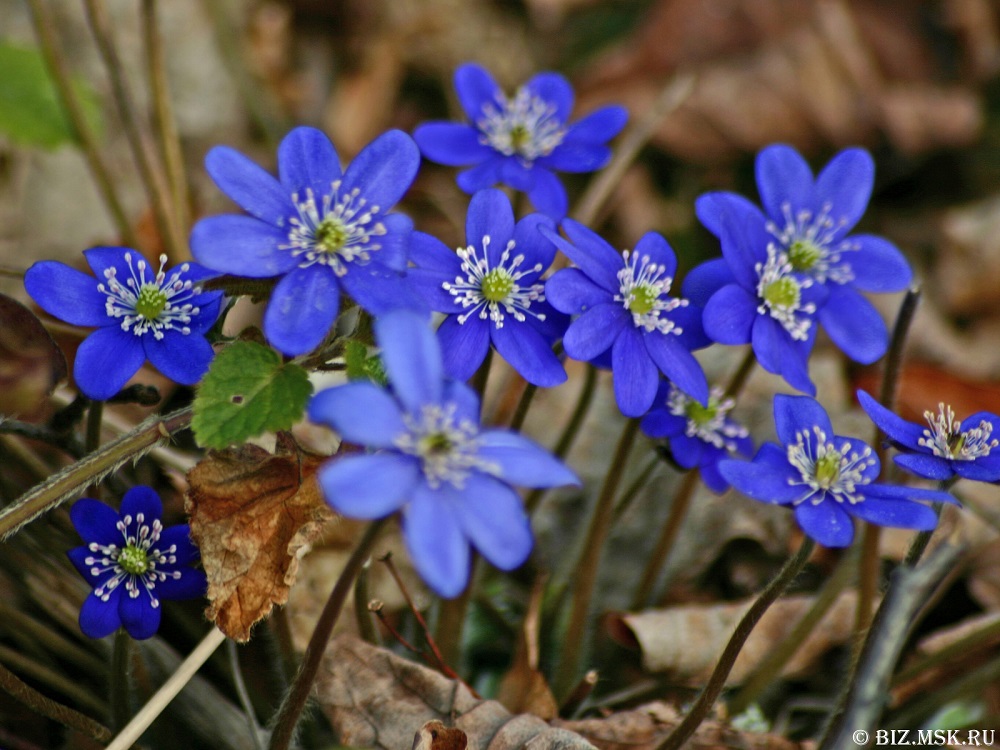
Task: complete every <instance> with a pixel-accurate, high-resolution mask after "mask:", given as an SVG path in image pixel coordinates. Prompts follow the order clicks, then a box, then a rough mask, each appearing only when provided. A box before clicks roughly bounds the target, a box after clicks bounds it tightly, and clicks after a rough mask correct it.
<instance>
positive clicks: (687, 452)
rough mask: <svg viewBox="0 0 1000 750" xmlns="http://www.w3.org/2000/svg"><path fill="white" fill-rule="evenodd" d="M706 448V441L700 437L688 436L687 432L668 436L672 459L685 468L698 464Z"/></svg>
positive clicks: (691, 467)
mask: <svg viewBox="0 0 1000 750" xmlns="http://www.w3.org/2000/svg"><path fill="white" fill-rule="evenodd" d="M707 448H708V443H706V442H705V441H703V440H702V439H701V438H696V437H689V436H688V435H687V434H681V435H677V436H676V437H672V438H670V453H671V454H672V455H673V457H674V461H676V462H677V463H678V464H679V465H680V466H681V467H682V468H685V469H693V468H695V467H696V466H698V465H699V464H700V463H701V459H702V455H703V454H704V453H705V450H706V449H707Z"/></svg>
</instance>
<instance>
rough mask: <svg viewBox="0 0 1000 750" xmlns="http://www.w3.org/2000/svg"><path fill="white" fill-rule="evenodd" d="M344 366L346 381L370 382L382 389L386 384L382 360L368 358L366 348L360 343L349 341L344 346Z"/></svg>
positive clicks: (375, 357) (374, 357)
mask: <svg viewBox="0 0 1000 750" xmlns="http://www.w3.org/2000/svg"><path fill="white" fill-rule="evenodd" d="M344 364H345V365H346V367H347V379H348V380H370V381H372V382H373V383H376V384H378V385H381V386H383V387H385V385H386V383H388V378H386V374H385V367H383V365H382V359H381V358H380V357H378V356H373V357H369V356H368V347H367V346H365V344H363V343H362V342H360V341H357V340H355V339H351V340H350V341H348V342H347V343H346V344H345V345H344Z"/></svg>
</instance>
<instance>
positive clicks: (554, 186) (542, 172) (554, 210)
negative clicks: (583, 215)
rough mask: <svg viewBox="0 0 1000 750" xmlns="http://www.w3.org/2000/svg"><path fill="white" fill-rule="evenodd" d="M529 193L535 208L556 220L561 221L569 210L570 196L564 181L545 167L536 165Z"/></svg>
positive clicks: (529, 198)
mask: <svg viewBox="0 0 1000 750" xmlns="http://www.w3.org/2000/svg"><path fill="white" fill-rule="evenodd" d="M527 193H528V200H529V201H531V205H532V206H534V207H535V210H536V211H541V212H542V213H543V214H545V215H546V216H549V217H551V218H552V219H554V220H555V221H560V220H561V219H562V218H563V217H564V216H565V215H566V212H567V211H568V210H569V198H567V197H566V188H565V187H563V184H562V181H561V180H560V179H559V178H558V177H556V175H555V174H554V173H552V172H550V171H549V170H547V169H545V168H544V167H541V166H536V167H535V180H534V184H533V185H532V186H531V187H530V188H528V190H527Z"/></svg>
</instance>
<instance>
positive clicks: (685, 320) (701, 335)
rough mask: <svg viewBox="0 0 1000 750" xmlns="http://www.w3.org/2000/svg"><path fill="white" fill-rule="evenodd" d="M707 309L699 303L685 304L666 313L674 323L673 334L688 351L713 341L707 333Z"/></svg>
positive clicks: (700, 347)
mask: <svg viewBox="0 0 1000 750" xmlns="http://www.w3.org/2000/svg"><path fill="white" fill-rule="evenodd" d="M704 316H705V311H704V310H702V309H701V308H700V307H698V306H697V305H684V306H683V307H678V308H676V309H674V310H671V311H670V312H668V313H666V315H665V317H667V318H668V319H669V320H670V321H672V322H673V324H674V326H675V327H674V332H673V333H671V334H670V335H671V336H673V337H674V338H675V339H676V341H677V343H678V344H680V345H681V346H683V347H684V348H685V349H687V350H688V351H694V350H696V349H702V348H704V347H706V346H709V345H710V344H711V343H712V339H710V338H709V337H708V334H706V333H705V321H704Z"/></svg>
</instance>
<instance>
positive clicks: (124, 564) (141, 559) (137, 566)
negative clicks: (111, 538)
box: [118, 544, 149, 576]
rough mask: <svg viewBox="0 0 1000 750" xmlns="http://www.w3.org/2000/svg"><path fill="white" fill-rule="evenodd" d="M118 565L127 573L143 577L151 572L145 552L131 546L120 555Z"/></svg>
mask: <svg viewBox="0 0 1000 750" xmlns="http://www.w3.org/2000/svg"><path fill="white" fill-rule="evenodd" d="M118 565H119V566H120V567H121V569H122V570H124V571H125V572H126V573H130V574H131V575H134V576H141V575H143V574H144V573H145V572H146V571H147V570H149V558H148V557H147V555H146V551H145V550H143V549H140V548H139V547H136V546H135V545H134V544H129V545H128V546H126V547H125V549H123V550H122V551H121V553H120V554H119V555H118Z"/></svg>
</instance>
